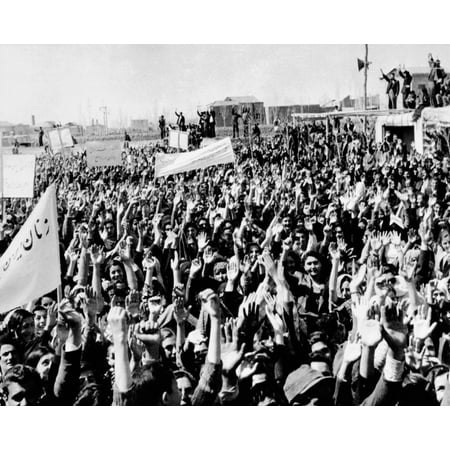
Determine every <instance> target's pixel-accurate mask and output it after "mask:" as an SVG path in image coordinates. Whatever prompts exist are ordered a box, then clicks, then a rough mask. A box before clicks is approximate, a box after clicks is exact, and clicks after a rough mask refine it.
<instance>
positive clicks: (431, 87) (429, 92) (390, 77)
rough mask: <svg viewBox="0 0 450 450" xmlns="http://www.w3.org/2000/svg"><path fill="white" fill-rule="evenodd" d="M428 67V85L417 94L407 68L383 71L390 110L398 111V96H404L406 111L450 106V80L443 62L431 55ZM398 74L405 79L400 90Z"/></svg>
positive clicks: (400, 67)
mask: <svg viewBox="0 0 450 450" xmlns="http://www.w3.org/2000/svg"><path fill="white" fill-rule="evenodd" d="M428 65H429V67H430V73H429V74H428V83H427V85H426V86H425V85H422V86H421V87H420V92H418V93H416V92H415V91H414V90H413V89H412V81H413V76H412V75H411V73H410V72H409V71H408V70H406V68H405V66H404V65H403V66H399V68H398V69H394V70H391V71H390V72H389V73H388V74H385V73H384V72H383V70H381V76H382V78H381V79H382V80H385V81H386V82H387V85H386V94H387V96H388V108H389V109H397V98H398V95H399V94H400V93H401V94H402V103H403V108H404V109H416V108H417V109H419V110H421V109H423V108H426V107H428V106H432V107H434V108H438V107H443V106H449V105H450V78H449V77H447V74H446V73H445V70H444V69H443V68H442V67H441V61H440V60H439V59H434V58H433V55H432V54H431V53H430V54H429V55H428ZM396 74H398V76H400V77H401V78H402V79H403V85H402V88H401V89H400V81H399V80H398V79H397V78H396Z"/></svg>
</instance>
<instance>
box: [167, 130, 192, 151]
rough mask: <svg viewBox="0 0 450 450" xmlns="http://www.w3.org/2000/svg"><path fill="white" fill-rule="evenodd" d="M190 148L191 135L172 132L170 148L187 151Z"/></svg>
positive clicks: (170, 133) (182, 132) (170, 134)
mask: <svg viewBox="0 0 450 450" xmlns="http://www.w3.org/2000/svg"><path fill="white" fill-rule="evenodd" d="M188 146H189V133H186V132H184V131H175V130H170V132H169V147H173V148H181V149H182V150H187V149H188Z"/></svg>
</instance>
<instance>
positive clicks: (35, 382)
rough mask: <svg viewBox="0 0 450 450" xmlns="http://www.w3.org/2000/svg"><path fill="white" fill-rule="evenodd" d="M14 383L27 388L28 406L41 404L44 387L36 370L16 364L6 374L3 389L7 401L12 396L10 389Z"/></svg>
mask: <svg viewBox="0 0 450 450" xmlns="http://www.w3.org/2000/svg"><path fill="white" fill-rule="evenodd" d="M14 383H17V384H18V385H20V386H22V387H23V388H25V392H26V393H25V398H26V399H27V404H28V405H36V404H38V403H39V400H40V398H41V396H42V393H43V387H42V382H41V377H40V376H39V373H38V372H37V371H36V370H35V369H33V368H32V367H30V366H26V365H24V364H16V365H15V366H13V367H11V369H9V370H8V371H7V372H6V373H5V376H4V378H3V386H2V387H3V391H4V393H5V395H6V397H7V399H9V395H10V394H11V393H10V392H9V388H10V386H11V385H12V384H14ZM14 401H17V400H14Z"/></svg>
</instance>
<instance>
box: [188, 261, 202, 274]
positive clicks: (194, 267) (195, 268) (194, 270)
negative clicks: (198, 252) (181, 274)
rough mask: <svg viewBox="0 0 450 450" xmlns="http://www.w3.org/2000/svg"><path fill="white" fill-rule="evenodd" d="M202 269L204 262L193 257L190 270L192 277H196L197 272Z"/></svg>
mask: <svg viewBox="0 0 450 450" xmlns="http://www.w3.org/2000/svg"><path fill="white" fill-rule="evenodd" d="M201 270H202V263H201V261H200V260H199V259H197V258H196V259H193V260H192V262H191V268H190V270H189V276H190V278H195V277H196V276H197V274H198V273H199V272H200V271H201Z"/></svg>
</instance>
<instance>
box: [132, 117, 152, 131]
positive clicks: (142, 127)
mask: <svg viewBox="0 0 450 450" xmlns="http://www.w3.org/2000/svg"><path fill="white" fill-rule="evenodd" d="M130 129H131V130H139V131H148V129H149V127H148V120H147V119H136V120H131V124H130Z"/></svg>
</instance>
